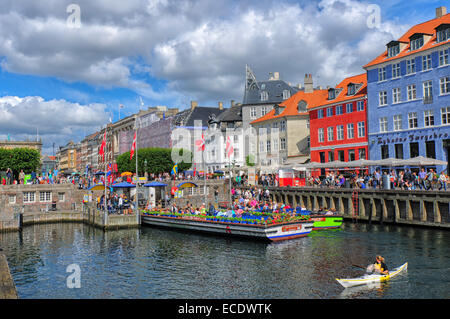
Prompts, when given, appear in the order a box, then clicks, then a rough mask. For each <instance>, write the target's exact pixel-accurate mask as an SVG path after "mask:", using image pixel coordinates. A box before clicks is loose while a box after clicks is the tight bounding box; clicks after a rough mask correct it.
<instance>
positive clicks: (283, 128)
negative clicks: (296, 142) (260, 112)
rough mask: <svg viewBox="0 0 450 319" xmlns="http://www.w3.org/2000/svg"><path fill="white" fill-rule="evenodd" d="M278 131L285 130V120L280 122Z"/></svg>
mask: <svg viewBox="0 0 450 319" xmlns="http://www.w3.org/2000/svg"><path fill="white" fill-rule="evenodd" d="M280 132H286V121H281V122H280Z"/></svg>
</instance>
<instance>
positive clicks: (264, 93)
mask: <svg viewBox="0 0 450 319" xmlns="http://www.w3.org/2000/svg"><path fill="white" fill-rule="evenodd" d="M268 99H269V93H267V91H262V92H261V101H267V100H268Z"/></svg>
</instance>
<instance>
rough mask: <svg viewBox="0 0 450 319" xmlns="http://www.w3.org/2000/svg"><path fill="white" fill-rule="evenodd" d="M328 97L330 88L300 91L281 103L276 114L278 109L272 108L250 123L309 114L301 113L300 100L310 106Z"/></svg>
mask: <svg viewBox="0 0 450 319" xmlns="http://www.w3.org/2000/svg"><path fill="white" fill-rule="evenodd" d="M327 97H328V90H326V89H323V90H314V91H313V92H312V93H305V92H304V91H298V92H297V93H295V94H294V95H293V96H291V97H290V98H289V99H287V100H286V101H284V102H282V103H280V104H279V107H280V108H281V109H280V112H279V114H276V113H275V112H276V109H272V110H271V111H270V112H268V113H267V114H266V115H264V116H262V117H260V118H259V119H256V120H254V121H253V122H251V123H250V124H256V123H260V122H264V121H268V120H273V119H278V118H282V117H286V116H296V115H307V114H308V112H304V113H299V112H298V109H297V107H298V103H299V102H300V101H305V102H306V103H307V105H308V108H309V107H310V106H311V105H317V104H318V103H321V102H322V101H325V100H326V99H327Z"/></svg>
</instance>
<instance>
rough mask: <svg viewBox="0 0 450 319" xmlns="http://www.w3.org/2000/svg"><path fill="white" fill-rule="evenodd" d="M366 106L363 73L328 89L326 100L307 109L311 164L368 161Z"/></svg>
mask: <svg viewBox="0 0 450 319" xmlns="http://www.w3.org/2000/svg"><path fill="white" fill-rule="evenodd" d="M366 106H367V77H366V74H365V73H364V74H360V75H356V76H352V77H348V78H346V79H345V80H343V81H342V82H341V83H339V84H338V85H337V86H336V87H334V88H328V92H327V95H326V96H324V97H323V98H322V99H321V100H319V101H316V103H315V104H312V105H309V106H308V112H309V121H310V124H309V125H310V139H311V162H317V163H328V162H333V161H341V162H349V161H354V160H359V159H368V142H367V110H366V109H367V107H366ZM323 172H324V171H322V174H323Z"/></svg>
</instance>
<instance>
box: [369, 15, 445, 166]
mask: <svg viewBox="0 0 450 319" xmlns="http://www.w3.org/2000/svg"><path fill="white" fill-rule="evenodd" d="M386 47H387V48H386V51H384V52H383V53H382V54H381V55H380V56H378V57H377V58H375V59H374V60H373V61H371V62H370V63H368V64H367V65H366V66H364V68H365V69H366V71H367V81H368V88H367V90H368V108H367V111H368V118H369V125H368V128H369V140H368V142H369V154H370V155H369V157H370V159H371V160H379V159H385V158H398V159H408V158H413V157H416V156H425V157H430V158H435V159H439V160H444V161H447V162H448V159H449V151H450V64H449V62H450V59H449V48H450V14H446V9H445V8H444V7H441V8H438V9H437V10H436V18H435V19H433V20H430V21H427V22H425V23H421V24H418V25H416V26H413V27H412V28H410V29H409V30H408V31H407V32H406V33H405V34H404V35H403V36H401V37H400V38H399V39H398V40H395V41H391V42H389V43H388V44H387V45H386ZM436 168H437V170H438V172H440V171H442V170H444V169H446V168H447V166H446V165H444V166H439V167H436Z"/></svg>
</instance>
